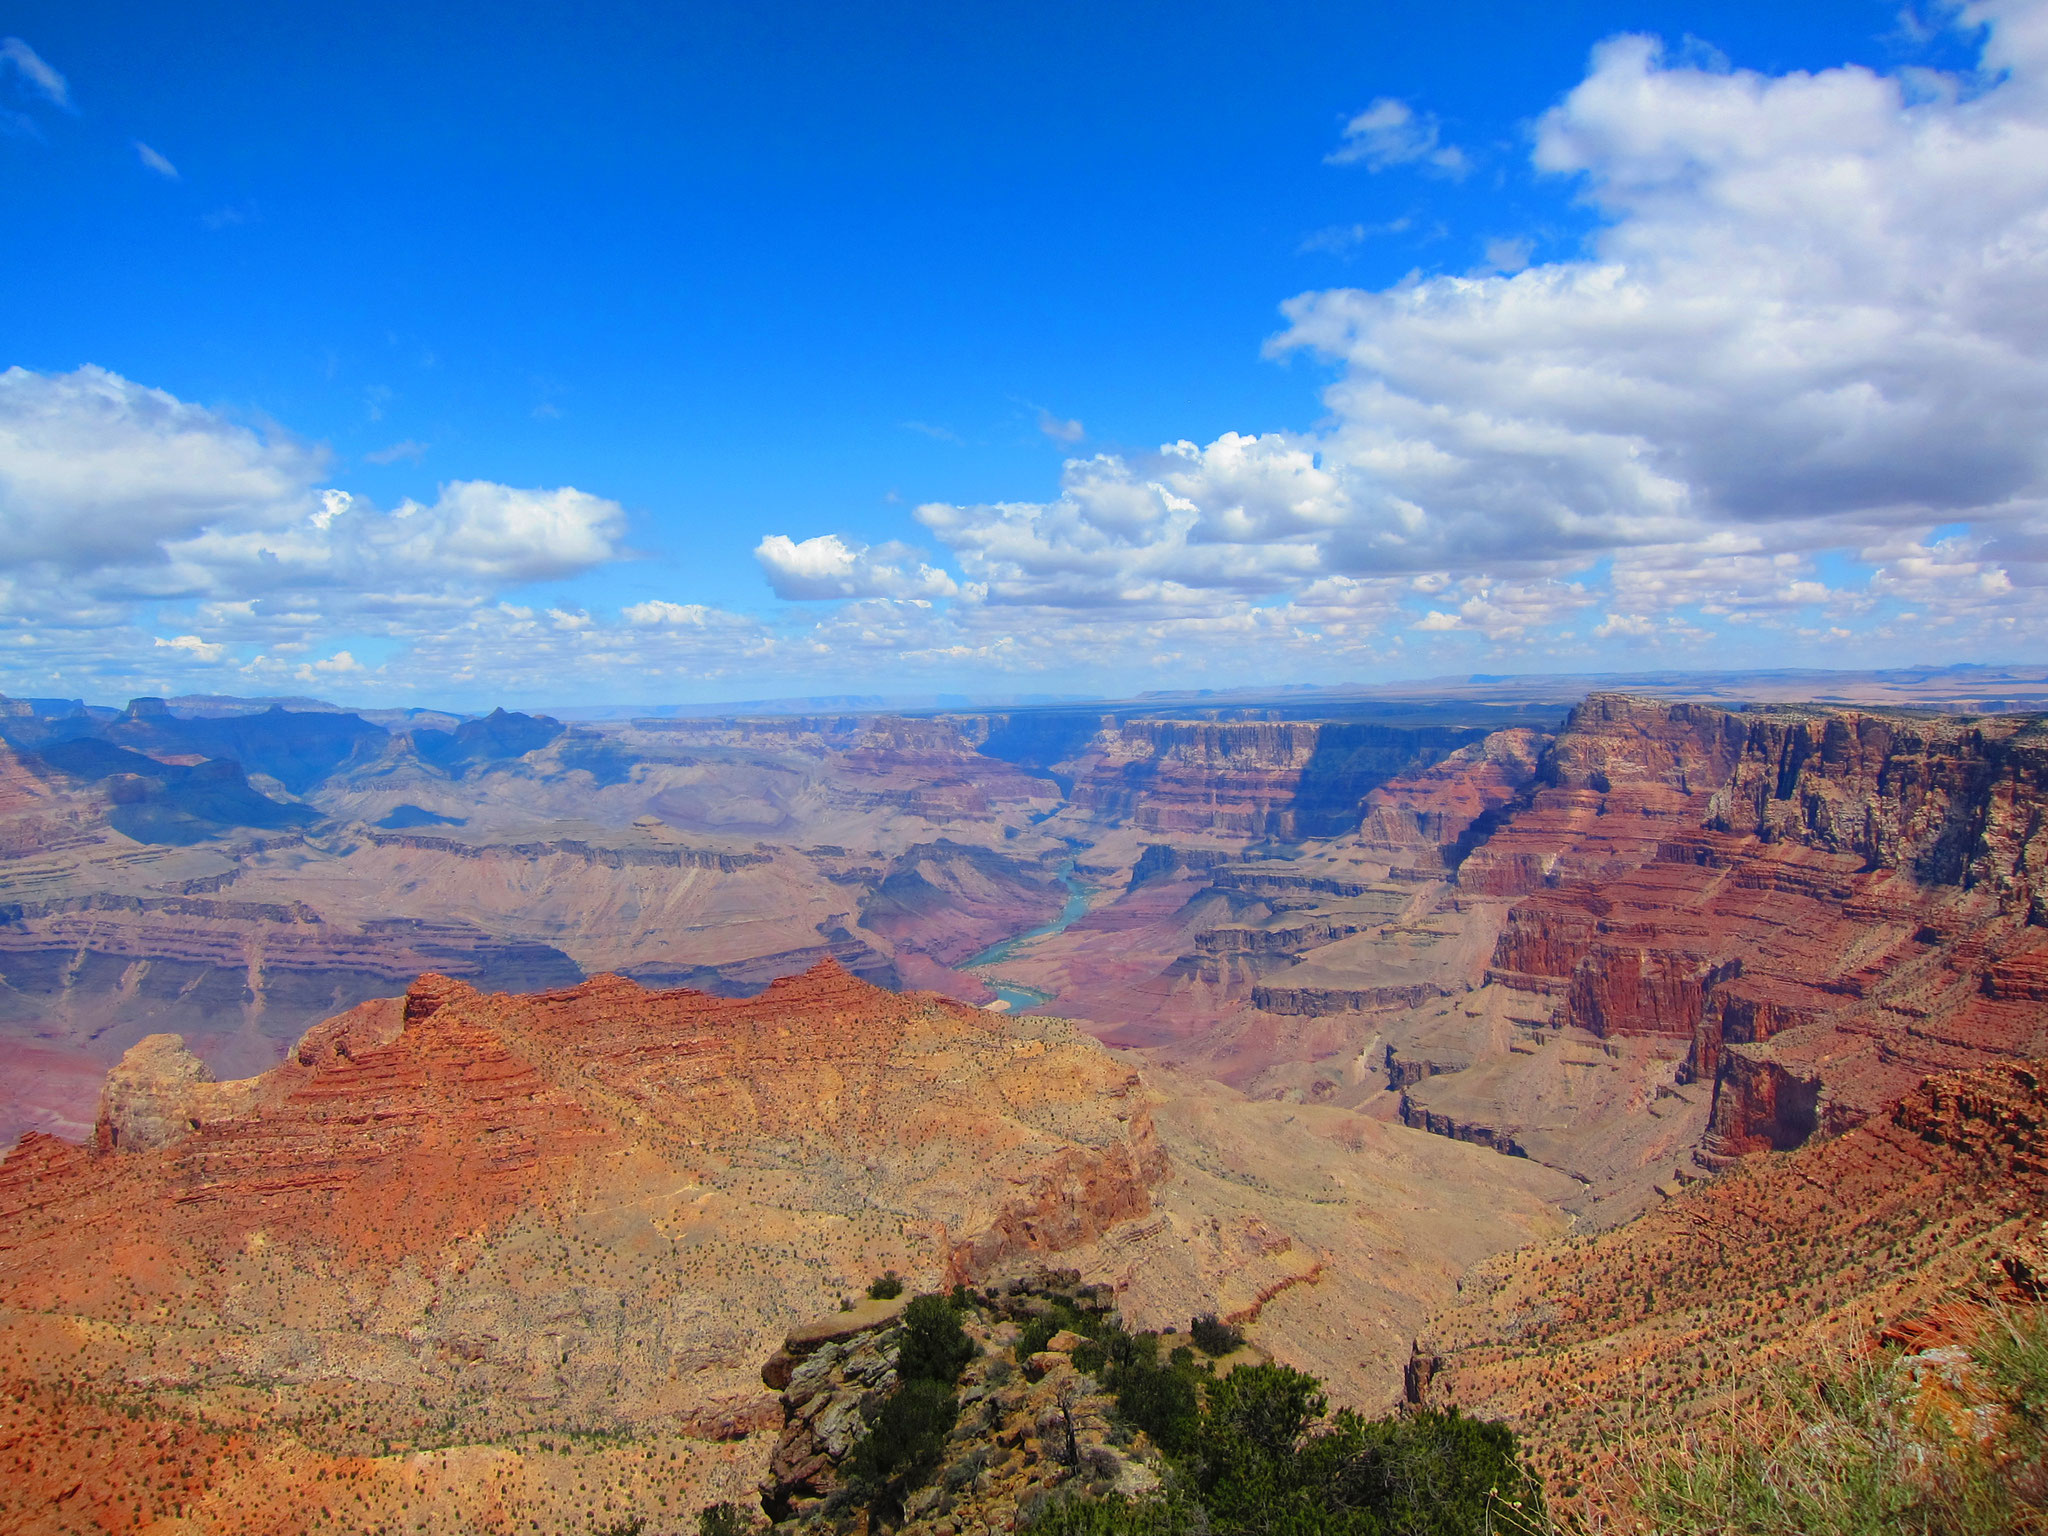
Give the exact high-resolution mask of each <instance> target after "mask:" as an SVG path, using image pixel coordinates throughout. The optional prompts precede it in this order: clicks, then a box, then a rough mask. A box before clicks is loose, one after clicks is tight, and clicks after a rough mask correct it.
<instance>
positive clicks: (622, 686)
mask: <svg viewBox="0 0 2048 1536" xmlns="http://www.w3.org/2000/svg"><path fill="white" fill-rule="evenodd" d="M1956 21H1957V25H1959V26H1961V27H1964V28H1966V29H1976V30H1977V31H1978V35H1980V36H1981V39H1982V58H1981V62H1980V65H1979V67H1978V68H1976V69H1975V70H1974V71H1972V72H1969V73H1967V74H1960V75H1952V76H1940V75H1935V74H1932V73H1930V72H1926V71H1911V70H1908V71H1901V72H1899V73H1897V74H1889V75H1888V74H1882V73H1877V72H1873V71H1871V70H1868V69H1863V68H1859V67H1844V68H1839V69H1830V70H1822V71H1818V72H1815V73H1790V74H1782V75H1765V74H1759V73H1755V72H1752V71H1746V70H1734V69H1728V68H1723V67H1717V66H1714V65H1712V64H1703V63H1700V62H1697V61H1696V60H1693V59H1691V58H1690V57H1689V56H1688V58H1686V59H1674V58H1673V57H1671V56H1669V55H1667V54H1666V53H1665V51H1664V50H1663V49H1662V48H1661V47H1660V45H1659V44H1658V42H1657V41H1656V40H1654V39H1651V38H1647V37H1638V36H1624V37H1619V38H1614V39H1610V40H1609V41H1607V42H1605V43H1602V44H1601V45H1600V46H1599V47H1598V48H1597V49H1595V50H1594V52H1593V54H1592V56H1591V59H1590V62H1589V65H1588V68H1587V71H1586V73H1585V76H1584V78H1583V79H1582V80H1581V81H1580V82H1579V83H1578V84H1577V85H1576V86H1574V87H1573V88H1572V89H1571V90H1570V91H1569V92H1568V93H1566V94H1565V95H1564V96H1563V97H1562V98H1561V99H1560V100H1559V101H1558V102H1557V103H1556V104H1555V105H1554V106H1553V107H1552V108H1551V109H1550V110H1549V111H1548V112H1546V113H1545V114H1544V115H1543V116H1542V117H1541V118H1540V120H1539V121H1538V122H1537V123H1536V124H1535V125H1534V129H1533V135H1532V142H1531V144H1530V149H1529V166H1528V173H1529V174H1531V175H1534V176H1538V177H1548V178H1558V179H1561V181H1562V183H1563V184H1565V185H1568V186H1570V187H1571V188H1573V189H1574V191H1575V193H1576V195H1577V196H1579V197H1580V198H1581V199H1583V201H1584V203H1585V204H1586V205H1587V207H1588V208H1589V209H1590V210H1591V211H1592V213H1593V214H1594V215H1595V216H1596V218H1597V221H1598V227H1597V230H1596V233H1595V234H1594V235H1593V236H1592V238H1591V239H1590V240H1589V241H1588V242H1587V243H1586V244H1585V246H1584V247H1583V248H1582V249H1580V250H1578V251H1576V252H1573V253H1571V254H1569V255H1567V256H1565V257H1563V258H1560V259H1555V260H1547V261H1536V262H1533V263H1532V262H1531V261H1530V257H1531V256H1532V255H1533V254H1534V253H1535V250H1536V247H1535V246H1533V245H1532V244H1531V242H1530V240H1529V238H1528V237H1527V236H1523V235H1518V234H1516V233H1514V232H1512V231H1510V232H1495V234H1494V238H1493V240H1492V241H1491V243H1490V244H1489V246H1488V253H1487V257H1486V262H1485V264H1484V266H1483V267H1482V268H1481V269H1480V271H1479V273H1478V274H1477V275H1463V276H1453V275H1425V274H1416V275H1413V276H1411V277H1409V278H1408V279H1406V280H1404V281H1402V282H1399V283H1397V284H1394V285H1393V286H1391V287H1387V288H1382V289H1378V290H1364V289H1355V288H1340V289H1329V290H1323V291H1317V292H1311V293H1304V294H1302V295H1300V296H1298V297H1296V298H1294V299H1291V300H1289V301H1288V302H1287V303H1286V304H1284V305H1283V306H1282V314H1283V316H1284V321H1285V324H1284V328H1283V329H1282V330H1281V331H1280V332H1279V333H1278V334H1277V335H1276V336H1274V337H1273V338H1272V339H1271V340H1270V342H1269V343H1268V349H1267V350H1268V353H1269V355H1270V356H1271V357H1272V358H1273V359H1275V360H1277V361H1282V362H1285V361H1287V360H1304V361H1307V362H1309V363H1311V364H1313V365H1315V366H1320V367H1323V368H1326V369H1328V370H1329V371H1330V375H1331V381H1330V382H1329V384H1328V386H1327V388H1326V390H1325V391H1324V394H1323V403H1324V407H1325V411H1326V415H1325V417H1324V419H1323V420H1322V421H1321V422H1320V423H1319V424H1318V425H1316V426H1314V427H1312V428H1306V429H1303V430H1300V431H1294V432H1273V433H1262V434H1252V433H1240V432H1226V433H1224V434H1222V435H1221V436H1219V437H1217V438H1215V439H1214V440H1213V441H1210V442H1207V443H1196V442H1191V441H1183V442H1176V443H1170V444H1166V445H1164V446H1162V447H1161V448H1159V449H1158V450H1157V451H1155V452H1152V453H1147V454H1131V453H1098V454H1093V455H1077V456H1075V457H1072V458H1070V459H1069V460H1068V461H1067V462H1066V463H1065V465H1064V467H1063V469H1062V471H1061V474H1060V478H1059V482H1058V485H1057V487H1056V488H1055V489H1054V491H1053V494H1052V495H1051V496H1050V497H1049V498H1048V499H1046V500H1042V501H1033V500H1022V501H998V502H987V503H977V504H956V503H951V502H932V503H928V504H926V505H923V506H920V507H918V508H917V509H916V513H915V516H916V520H917V523H918V524H919V525H920V526H921V528H922V530H923V532H924V535H925V537H926V538H927V539H929V540H935V541H936V543H937V545H938V546H939V549H940V553H939V555H937V556H934V554H933V553H932V552H931V551H929V550H924V549H919V548H917V547H915V546H913V545H912V544H910V543H907V542H893V541H892V542H887V543H882V544H876V545H868V544H865V543H862V542H860V541H858V540H855V539H850V538H848V537H846V536H844V535H842V534H837V533H830V532H825V533H815V534H812V535H810V536H805V537H798V536H796V535H795V534H791V533H770V534H768V535H767V536H766V537H764V538H761V539H760V540H759V542H758V543H757V544H756V545H755V547H754V551H753V553H754V556H755V560H756V562H757V564H758V566H759V568H760V570H761V572H762V574H763V576H764V577H765V578H766V582H767V587H768V589H769V591H771V592H772V593H773V594H774V595H775V596H776V597H777V598H779V599H782V600H783V601H784V602H785V603H787V604H790V605H792V606H791V607H789V608H786V609H781V610H777V611H775V612H772V613H770V614H767V615H765V616H750V615H746V614H739V613H734V612H730V611H728V610H727V609H726V608H725V607H720V606H713V605H710V604H707V603H705V602H704V601H702V599H703V597H704V596H705V594H702V593H694V594H693V593H682V592H678V593H674V594H670V595H668V596H665V597H660V598H649V599H645V600H642V601H636V602H634V603H632V604H630V605H628V606H626V607H624V608H623V609H622V610H620V611H619V612H618V613H616V614H605V613H588V612H584V611H583V610H582V609H580V608H576V607H574V606H571V605H568V604H566V603H560V604H554V605H550V604H548V603H546V602H545V601H539V602H537V601H534V600H532V599H531V598H530V597H527V598H521V597H520V596H519V594H518V591H517V589H521V588H530V587H531V586H533V585H534V584H536V583H547V582H552V581H559V580H562V579H565V578H569V577H573V576H576V575H578V574H579V573H583V572H588V571H591V570H595V569H598V568H600V567H603V566H605V565H607V564H609V563H611V562H614V561H617V560H620V559H622V558H625V557H626V554H627V551H626V548H625V545H624V542H623V541H624V537H625V514H624V512H623V510H622V509H621V508H620V507H619V506H618V505H617V504H616V503H614V502H611V501H609V500H606V499H604V498H603V497H602V496H599V495H595V494H591V493H588V492H584V491H581V490H577V489H573V488H569V487H557V488H516V487H511V486H506V485H499V484H495V483H491V482H486V481H461V482H450V483H447V484H444V485H443V486H441V487H440V489H439V492H438V494H437V496H436V498H435V499H434V500H433V501H432V502H431V503H422V502H415V501H406V502H404V503H402V504H401V505H400V506H398V507H396V508H393V509H390V510H388V511H387V510H383V509H380V508H378V507H375V506H373V505H371V504H369V503H368V502H366V501H363V500H361V499H359V498H357V497H354V496H352V495H350V494H349V493H347V492H346V491H344V490H340V489H338V488H334V487H331V486H330V485H329V484H328V483H327V481H328V479H329V476H330V474H331V466H330V465H329V463H328V461H327V459H326V457H325V455H324V454H323V453H322V451H321V450H319V449H318V448H316V447H313V446H310V445H308V444H305V443H303V442H300V441H299V440H297V439H296V438H294V437H293V436H292V435H291V434H289V433H288V432H286V431H284V430H282V429H279V428H276V427H272V426H269V425H266V424H263V423H260V422H242V421H237V420H232V419H230V418H228V417H227V416H225V415H223V414H221V413H218V412H214V411H209V410H207V409H205V408H202V407H199V406H195V405H192V404H189V403H187V402H183V401H180V400H177V399H175V398H173V397H172V396H170V395H168V394H166V393H164V392H162V391H159V390H153V389H149V388H145V387H143V386H141V385H138V384H135V383H132V382H130V381H128V380H125V379H122V378H120V377H119V376H117V375H115V374H113V373H109V372H106V371H104V370H101V369H96V368H83V369H80V370H78V371H77V372H75V373H71V374H64V375H48V376H46V375H39V374H34V373H30V372H27V371H25V370H22V369H19V368H16V369H12V370H10V371H9V372H7V373H5V374H0V514H4V515H0V569H4V571H5V573H6V574H5V575H4V576H0V624H4V625H6V626H8V631H9V632H11V637H12V638H11V642H9V643H8V644H7V651H6V653H7V654H8V655H10V656H11V657H12V660H13V663H14V670H13V672H12V673H10V674H9V675H11V676H22V675H26V670H27V669H28V668H29V667H30V666H31V665H32V664H36V662H35V657H32V656H31V655H30V654H28V653H31V652H33V653H36V656H41V655H42V654H43V653H48V654H49V655H50V656H51V657H53V658H54V657H59V656H61V655H70V656H72V657H73V658H74V660H75V663H83V662H86V661H89V660H90V659H91V658H92V657H93V656H99V657H101V658H105V657H108V656H112V655H116V654H127V655H130V656H132V657H137V658H143V659H145V660H146V661H147V663H148V664H149V665H153V666H158V667H163V668H170V667H183V668H190V669H196V670H204V671H208V674H209V677H210V680H211V682H212V683H213V685H215V686H228V685H230V684H231V683H232V682H233V680H234V679H233V677H232V676H230V675H229V674H239V675H245V676H248V677H252V678H253V677H260V676H264V675H271V674H276V675H280V676H281V675H285V674H287V673H289V674H290V675H299V674H298V671H297V669H300V668H314V667H320V666H325V667H326V668H327V671H326V673H319V672H307V673H306V674H305V675H306V676H309V677H317V676H332V675H335V674H336V673H349V675H350V676H355V675H357V674H356V673H350V672H349V669H350V668H356V669H358V670H359V671H360V672H361V673H362V675H363V676H365V677H366V678H371V679H374V680H375V681H376V683H377V685H378V686H380V687H382V688H384V689H385V690H386V691H389V690H390V689H392V688H395V687H405V686H413V687H433V686H436V685H439V684H445V683H446V682H448V681H449V680H459V679H469V680H473V681H476V682H477V683H478V684H479V685H480V686H481V685H483V684H486V683H492V684H495V685H497V686H504V687H513V686H521V685H522V682H523V683H525V684H528V685H531V684H532V682H533V680H535V679H541V680H545V679H549V678H556V679H563V680H566V679H569V678H575V679H578V680H579V682H580V685H581V686H583V687H585V688H591V687H596V688H601V689H604V690H605V691H606V696H621V695H626V696H639V695H640V694H641V693H643V692H644V690H645V689H646V688H649V687H651V688H653V689H654V690H656V691H657V692H658V691H660V689H661V688H662V687H663V686H664V684H663V682H662V681H661V680H662V679H683V678H687V679H690V680H693V681H702V680H704V679H707V678H718V677H728V676H730V677H733V678H735V679H737V678H740V677H743V676H744V677H748V678H754V677H771V676H780V677H799V678H800V677H806V676H809V677H814V678H822V677H825V676H838V677H847V676H862V677H868V678H872V677H873V676H874V675H876V673H877V672H878V671H884V670H889V669H894V670H896V671H900V672H903V673H906V674H911V673H934V674H936V673H944V674H946V675H948V676H951V677H956V678H970V679H971V678H973V677H977V676H986V675H988V674H991V673H1043V674H1059V675H1062V676H1063V677H1065V678H1067V679H1070V680H1085V679H1087V678H1090V677H1094V678H1100V679H1114V682H1112V683H1110V684H1109V685H1111V686H1115V685H1118V684H1122V685H1128V684H1129V683H1130V682H1133V681H1141V680H1145V679H1146V677H1147V674H1148V672H1150V673H1156V674H1159V675H1160V676H1161V677H1163V678H1168V679H1172V680H1181V681H1185V680H1190V679H1196V678H1200V677H1203V676H1210V677H1213V678H1215V679H1216V680H1219V681H1222V680H1249V679H1252V678H1261V677H1262V678H1266V679H1281V678H1288V677H1308V676H1343V675H1352V676H1366V675H1370V674H1372V673H1373V672H1375V671H1382V670H1387V669H1396V668H1398V669H1401V670H1403V671H1406V672H1408V673H1410V674H1413V673H1415V672H1417V671H1422V670H1456V669H1459V668H1461V667H1463V666H1465V665H1469V664H1472V663H1477V662H1484V663H1485V664H1487V665H1488V666H1489V669H1497V668H1501V667H1507V668H1510V669H1512V668H1513V667H1515V666H1517V665H1521V666H1530V667H1539V668H1544V669H1548V668H1554V667H1574V666H1577V667H1585V666H1594V665H1600V664H1611V663H1613V662H1616V661H1620V660H1626V659H1628V658H1629V657H1630V656H1631V654H1632V653H1634V652H1640V651H1656V652H1660V653H1662V659H1663V660H1664V661H1666V662H1668V663H1671V664H1688V663H1689V664H1693V665H1712V664H1716V663H1719V662H1723V661H1726V660H1728V659H1730V658H1731V657H1733V656H1734V655H1736V654H1738V653H1740V654H1742V655H1744V656H1746V657H1748V658H1749V659H1751V660H1752V661H1753V660H1755V659H1760V658H1773V657H1775V658H1778V659H1780V660H1782V661H1785V662H1788V663H1789V662H1793V661H1798V662H1804V663H1809V664H1829V663H1830V662H1836V663H1843V664H1846V663H1849V662H1852V661H1853V662H1857V663H1861V662H1865V661H1869V660H1872V659H1878V660H1890V661H1907V660H1918V659H1923V658H1925V659H1945V658H1954V657H1961V656H1971V655H1974V656H1978V657H1981V658H1983V659H2005V658H2010V657H2014V656H2016V655H2019V654H2021V653H2023V652H2024V650H2025V649H2026V648H2029V647H2032V646H2035V645H2037V644H2039V643H2040V642H2041V641H2043V640H2044V639H2048V633H2044V630H2048V619H2044V617H2043V615H2044V613H2048V605H2044V604H2043V603H2042V601H2041V594H2040V589H2041V588H2042V587H2043V586H2048V4H2044V3H2042V0H1986V3H1981V4H1975V5H1970V6H1967V7H1965V8H1963V9H1962V10H1961V11H1960V12H1958V13H1957V17H1956ZM15 67H16V68H17V69H21V68H24V66H22V65H20V63H19V61H15ZM59 84H60V86H61V80H60V81H59ZM53 99H54V98H53ZM1330 158H1331V159H1332V160H1333V161H1335V162H1337V163H1338V164H1340V165H1350V164H1357V165H1361V166H1363V167H1365V168H1367V169H1370V170H1374V171H1378V172H1382V173H1387V174H1396V173H1400V172H1402V171H1403V169H1404V168H1405V169H1406V170H1407V171H1408V172H1409V173H1415V172H1421V173H1424V174H1457V173H1458V172H1460V171H1461V170H1463V169H1464V168H1466V166H1467V165H1468V161H1467V160H1466V158H1465V157H1464V156H1463V155H1462V153H1460V152H1459V151H1457V150H1456V149H1455V147H1454V146H1450V145H1447V144H1446V143H1445V142H1444V138H1443V133H1442V130H1441V128H1440V126H1439V125H1438V124H1437V123H1436V122H1435V121H1434V120H1433V119H1431V118H1429V117H1428V116H1427V115H1426V114H1423V113H1420V112H1418V111H1417V110H1416V109H1415V108H1413V107H1411V106H1409V105H1407V104H1405V103H1402V102H1397V101H1391V100H1381V101H1378V102H1375V103H1373V104H1372V105H1371V106H1369V107H1368V108H1367V109H1366V110H1365V111H1364V112H1363V113H1361V114H1359V115H1358V116H1357V117H1355V118H1354V119H1352V120H1351V122H1350V123H1349V124H1348V125H1347V127H1346V129H1345V132H1344V135H1343V139H1342V142H1341V143H1340V145H1339V146H1338V148H1337V149H1336V150H1335V151H1333V152H1332V154H1331V156H1330ZM911 425H912V426H915V425H916V424H914V423H913V424H911ZM1041 427H1042V428H1043V430H1045V431H1046V432H1047V434H1048V435H1049V436H1051V437H1052V438H1054V439H1055V440H1059V441H1066V442H1075V441H1078V440H1079V438H1080V436H1081V426H1080V423H1078V422H1066V421H1063V420H1060V419H1059V418H1056V417H1053V416H1051V415H1050V414H1047V415H1046V416H1045V418H1044V421H1043V422H1042V423H1041ZM1055 429H1057V430H1055ZM919 430H926V429H922V428H920V429H919ZM404 446H405V447H406V448H407V449H408V450H409V449H410V448H411V447H412V446H413V445H409V444H408V445H404ZM396 452H397V450H392V453H394V454H395V453H396ZM948 565H950V567H951V569H948V568H947V566H948ZM728 601H730V599H728ZM335 636H346V637H347V638H348V640H349V646H350V648H349V649H348V650H345V651H344V650H340V649H338V648H337V642H336V640H335V638H334V637H335ZM359 637H368V641H366V640H365V639H363V638H359ZM370 641H377V642H381V643H379V644H376V645H372V644H370V643H369V642H370ZM123 647H126V648H127V649H126V651H125V652H124V651H123V649H122V648H123ZM67 648H68V649H67ZM1745 648H1746V649H1745ZM342 655H347V656H348V658H349V659H348V662H347V664H346V665H343V664H342V663H341V661H340V657H341V656H342ZM358 657H362V658H365V659H364V660H362V661H359V660H357V658H358ZM142 664H143V663H142V661H137V663H136V665H138V666H140V665H142ZM621 679H623V680H624V681H617V680H621ZM366 686H367V684H366Z"/></svg>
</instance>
